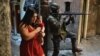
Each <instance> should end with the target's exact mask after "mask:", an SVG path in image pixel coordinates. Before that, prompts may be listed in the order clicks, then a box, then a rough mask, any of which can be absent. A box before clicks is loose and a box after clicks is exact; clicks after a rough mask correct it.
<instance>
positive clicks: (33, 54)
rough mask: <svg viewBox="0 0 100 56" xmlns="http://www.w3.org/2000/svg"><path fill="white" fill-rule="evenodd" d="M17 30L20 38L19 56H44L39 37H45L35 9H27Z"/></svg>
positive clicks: (39, 17) (42, 25)
mask: <svg viewBox="0 0 100 56" xmlns="http://www.w3.org/2000/svg"><path fill="white" fill-rule="evenodd" d="M19 29H20V34H21V37H22V41H21V44H20V56H45V55H44V52H43V49H42V47H41V43H42V40H43V38H41V37H44V36H45V33H44V24H43V22H42V17H41V16H38V15H37V12H36V10H35V9H34V10H31V9H27V11H26V13H25V16H24V18H23V19H22V21H21V23H20V25H19Z"/></svg>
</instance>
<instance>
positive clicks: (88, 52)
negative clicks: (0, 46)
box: [12, 36, 100, 56]
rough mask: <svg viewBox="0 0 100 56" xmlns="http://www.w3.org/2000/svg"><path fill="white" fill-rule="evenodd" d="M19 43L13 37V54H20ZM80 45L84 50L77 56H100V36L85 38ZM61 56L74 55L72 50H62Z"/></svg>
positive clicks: (50, 55)
mask: <svg viewBox="0 0 100 56" xmlns="http://www.w3.org/2000/svg"><path fill="white" fill-rule="evenodd" d="M18 37H19V36H18ZM16 38H17V37H16ZM19 44H20V39H12V56H19ZM79 47H80V48H82V49H83V52H82V53H79V54H77V56H100V36H94V37H88V38H87V39H86V40H85V39H83V40H82V42H81V44H80V45H79ZM48 56H52V51H49V52H48ZM59 56H73V55H72V52H71V50H60V53H59Z"/></svg>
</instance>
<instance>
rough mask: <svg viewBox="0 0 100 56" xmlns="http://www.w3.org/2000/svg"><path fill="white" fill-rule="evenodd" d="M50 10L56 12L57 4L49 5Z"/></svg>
mask: <svg viewBox="0 0 100 56" xmlns="http://www.w3.org/2000/svg"><path fill="white" fill-rule="evenodd" d="M50 9H51V10H58V9H59V6H58V5H57V3H50Z"/></svg>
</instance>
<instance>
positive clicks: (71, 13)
mask: <svg viewBox="0 0 100 56" xmlns="http://www.w3.org/2000/svg"><path fill="white" fill-rule="evenodd" d="M59 15H89V14H87V13H76V12H65V13H59Z"/></svg>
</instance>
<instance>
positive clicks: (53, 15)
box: [47, 3, 82, 56]
mask: <svg viewBox="0 0 100 56" xmlns="http://www.w3.org/2000/svg"><path fill="white" fill-rule="evenodd" d="M47 22H48V25H49V28H50V32H51V33H52V35H53V39H52V41H53V46H54V51H53V55H52V56H58V54H59V49H60V40H62V39H63V38H62V36H61V32H60V30H61V27H62V26H66V25H67V24H69V22H63V24H65V25H63V24H61V20H60V15H59V6H58V5H57V4H56V3H51V4H50V15H49V17H48V18H47ZM66 32H67V35H66V37H69V38H71V42H72V52H73V53H74V54H75V52H81V51H82V50H81V49H79V48H77V46H76V38H75V36H74V35H73V34H71V33H69V32H68V31H66ZM75 55H76V54H75Z"/></svg>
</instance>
